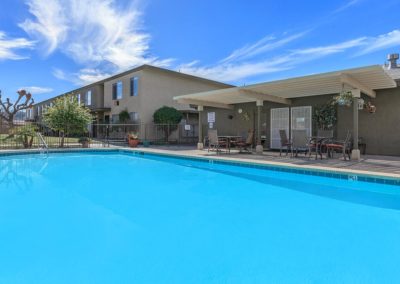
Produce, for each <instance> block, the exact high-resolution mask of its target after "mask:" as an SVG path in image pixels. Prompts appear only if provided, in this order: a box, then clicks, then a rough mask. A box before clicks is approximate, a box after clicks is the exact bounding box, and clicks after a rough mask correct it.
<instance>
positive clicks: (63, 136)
mask: <svg viewBox="0 0 400 284" xmlns="http://www.w3.org/2000/svg"><path fill="white" fill-rule="evenodd" d="M64 138H65V134H64V131H62V132H61V143H60V148H64Z"/></svg>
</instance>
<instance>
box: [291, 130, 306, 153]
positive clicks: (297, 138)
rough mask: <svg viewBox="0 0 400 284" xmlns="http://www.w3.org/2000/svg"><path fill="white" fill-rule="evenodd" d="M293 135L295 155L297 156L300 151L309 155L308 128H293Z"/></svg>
mask: <svg viewBox="0 0 400 284" xmlns="http://www.w3.org/2000/svg"><path fill="white" fill-rule="evenodd" d="M292 135H293V138H292V151H295V152H296V154H295V156H296V157H297V155H298V153H299V152H304V154H305V155H307V153H308V152H309V151H310V149H309V138H308V135H307V130H305V129H304V130H303V129H301V130H300V129H299V130H292Z"/></svg>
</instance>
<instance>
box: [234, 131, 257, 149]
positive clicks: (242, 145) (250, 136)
mask: <svg viewBox="0 0 400 284" xmlns="http://www.w3.org/2000/svg"><path fill="white" fill-rule="evenodd" d="M253 140H254V131H249V132H248V133H247V138H246V139H242V140H238V141H235V142H234V146H235V147H238V148H239V153H243V152H244V151H245V152H247V153H251V150H252V147H253Z"/></svg>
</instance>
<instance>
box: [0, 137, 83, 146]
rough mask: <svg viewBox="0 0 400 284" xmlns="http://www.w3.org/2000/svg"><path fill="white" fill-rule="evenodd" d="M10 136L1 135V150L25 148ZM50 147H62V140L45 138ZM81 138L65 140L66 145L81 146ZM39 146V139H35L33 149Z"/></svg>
mask: <svg viewBox="0 0 400 284" xmlns="http://www.w3.org/2000/svg"><path fill="white" fill-rule="evenodd" d="M7 137H8V134H0V148H23V145H22V143H19V142H17V141H15V138H8V139H7ZM43 138H44V140H45V141H46V143H47V145H49V147H58V146H59V145H60V141H61V138H60V137H55V136H44V137H43ZM78 140H79V138H70V137H68V138H67V137H66V138H64V143H65V144H66V145H67V144H79V142H78ZM38 145H39V139H38V138H37V137H34V138H33V145H32V148H36V147H38Z"/></svg>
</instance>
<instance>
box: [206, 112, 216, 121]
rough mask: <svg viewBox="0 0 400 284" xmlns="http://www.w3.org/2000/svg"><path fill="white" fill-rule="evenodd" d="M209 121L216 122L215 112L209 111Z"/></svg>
mask: <svg viewBox="0 0 400 284" xmlns="http://www.w3.org/2000/svg"><path fill="white" fill-rule="evenodd" d="M207 122H208V123H214V122H215V112H209V113H207Z"/></svg>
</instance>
